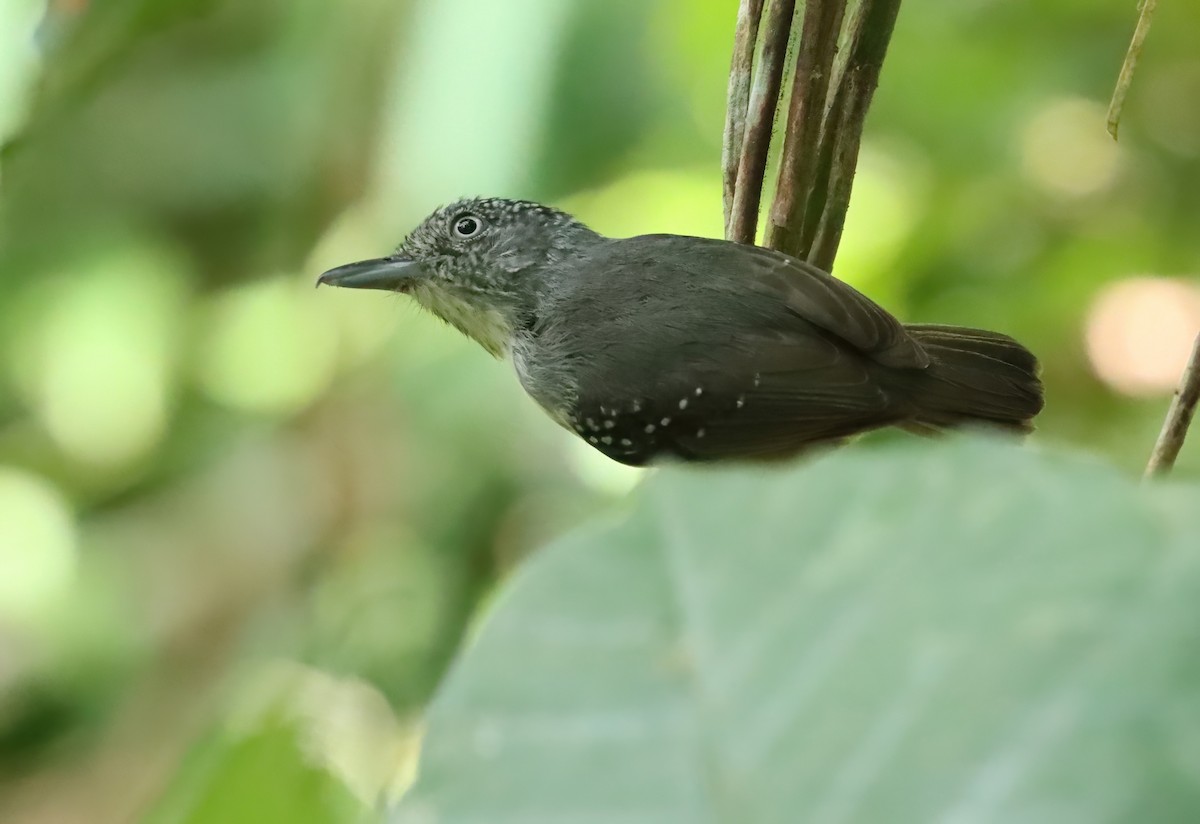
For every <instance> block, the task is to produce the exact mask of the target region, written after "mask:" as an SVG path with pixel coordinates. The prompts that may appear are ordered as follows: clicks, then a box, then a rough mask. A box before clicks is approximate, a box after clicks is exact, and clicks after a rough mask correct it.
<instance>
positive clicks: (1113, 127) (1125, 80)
mask: <svg viewBox="0 0 1200 824" xmlns="http://www.w3.org/2000/svg"><path fill="white" fill-rule="evenodd" d="M1157 5H1158V0H1142V4H1141V7H1140V9H1139V10H1138V11H1139V14H1138V21H1137V28H1135V29H1134V30H1133V41H1132V42H1131V43H1130V44H1129V51H1127V52H1125V62H1124V63H1122V64H1121V73H1120V75H1118V76H1117V87H1116V88H1115V89H1114V90H1113V96H1112V102H1111V103H1109V104H1108V133H1109V134H1110V135H1112V139H1113V140H1116V139H1117V129H1118V127H1119V126H1120V125H1121V112H1122V111H1124V109H1125V95H1126V94H1128V93H1129V85H1130V83H1132V82H1133V70H1134V69H1136V68H1137V62H1138V58H1139V57H1141V56H1142V44H1144V43H1145V42H1146V35H1147V34H1149V33H1150V19H1151V18H1152V17H1154V9H1155V7H1156V6H1157Z"/></svg>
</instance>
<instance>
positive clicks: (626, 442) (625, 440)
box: [621, 438, 633, 446]
mask: <svg viewBox="0 0 1200 824" xmlns="http://www.w3.org/2000/svg"><path fill="white" fill-rule="evenodd" d="M621 446H633V441H631V440H629V438H621Z"/></svg>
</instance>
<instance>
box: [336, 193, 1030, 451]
mask: <svg viewBox="0 0 1200 824" xmlns="http://www.w3.org/2000/svg"><path fill="white" fill-rule="evenodd" d="M318 283H329V284H333V285H335V286H346V287H350V288H357V289H386V290H390V291H394V292H403V293H406V294H409V295H412V296H413V297H414V298H415V299H416V300H417V302H418V303H420V304H421V305H422V306H424V307H425V308H426V309H428V310H430V311H431V312H433V313H434V314H435V315H437V316H438V317H440V318H442V319H443V320H445V321H447V322H448V323H450V324H452V325H454V326H456V327H458V329H459V330H460V331H461V332H463V334H465V335H467V336H469V337H471V338H473V339H475V340H476V341H478V342H479V344H480V345H482V346H483V348H484V349H486V350H487V351H489V352H491V353H492V354H493V355H495V356H496V357H503V356H505V355H511V356H512V360H513V364H514V365H515V366H516V371H517V375H518V377H519V378H520V380H521V384H522V386H524V387H525V390H526V391H527V392H528V393H529V394H530V395H531V396H532V397H533V398H534V400H536V401H537V402H538V403H539V404H540V405H541V406H542V407H543V408H544V409H545V410H546V411H547V412H548V413H550V416H551V417H552V418H554V420H556V421H557V422H558V423H559V424H561V425H562V426H564V427H566V428H567V429H569V430H571V431H572V432H574V433H576V434H577V435H578V436H579V437H581V438H583V439H584V440H585V441H587V442H588V443H589V444H591V445H592V446H594V447H595V448H596V449H598V450H600V451H601V452H603V453H604V454H605V455H607V456H608V457H610V458H612V459H614V460H617V461H620V462H621V463H625V464H630V465H634V466H638V465H643V464H646V463H649V462H651V461H654V460H656V459H663V458H675V459H682V460H687V461H712V460H726V459H764V458H780V457H787V456H790V455H793V454H795V453H797V452H799V451H801V450H803V449H805V448H806V447H810V446H812V445H814V444H822V443H830V442H834V441H839V440H842V439H844V438H847V437H849V436H851V435H854V434H857V433H860V432H864V431H867V430H870V429H875V428H878V427H882V426H889V425H897V426H901V427H904V428H906V429H910V430H915V431H920V432H930V431H937V430H941V429H944V428H948V427H954V426H960V425H964V424H981V425H985V426H993V427H998V428H1000V429H1005V430H1011V431H1016V432H1027V431H1029V430H1030V429H1031V420H1032V419H1033V417H1034V416H1035V415H1037V413H1038V412H1039V411H1040V410H1041V408H1042V385H1041V381H1040V380H1039V379H1038V365H1037V360H1036V358H1034V356H1033V355H1032V354H1031V353H1030V352H1029V350H1028V349H1026V348H1025V347H1023V346H1021V344H1019V343H1017V342H1016V341H1015V340H1013V339H1012V338H1010V337H1007V336H1005V335H1001V334H998V333H996V332H985V331H982V330H979V329H966V328H961V327H956V326H927V325H912V326H904V325H902V324H901V323H900V322H899V321H897V320H896V319H895V318H894V317H892V316H891V315H890V314H888V313H887V312H886V311H884V310H883V309H882V308H880V307H879V306H877V305H876V304H875V303H873V302H872V301H870V300H869V299H868V298H866V297H864V296H863V295H861V294H859V293H858V292H857V291H855V290H854V289H852V288H851V287H849V286H847V285H846V284H845V283H842V282H841V281H840V280H837V279H836V278H834V277H833V276H832V275H830V274H828V273H826V272H823V271H821V270H820V269H817V268H816V267H814V266H810V265H809V264H807V263H805V262H804V261H802V260H797V259H796V258H793V257H789V256H788V255H785V254H781V253H780V252H775V251H771V250H769V249H763V248H760V247H757V246H746V245H741V244H737V243H730V242H728V241H723V240H711V239H707V238H699V237H684V236H680V235H641V236H638V237H631V238H623V239H614V238H607V237H604V236H603V235H600V234H598V233H596V232H594V231H592V230H591V229H589V228H588V227H587V226H584V225H583V224H582V223H580V222H579V221H578V220H575V218H573V217H571V216H570V215H568V214H566V213H565V212H561V211H559V210H557V209H552V208H549V207H547V206H542V205H539V204H537V203H530V202H527V201H514V200H501V199H495V198H485V199H467V200H460V201H458V202H456V203H453V204H451V205H449V206H445V207H443V208H441V209H438V210H437V211H435V212H434V213H433V214H432V215H430V216H429V217H428V218H426V219H425V221H424V222H423V223H421V225H420V226H418V227H417V228H416V229H414V230H413V232H412V233H411V234H410V235H409V236H408V237H407V238H406V239H405V240H404V242H403V243H402V244H401V245H400V247H399V249H397V250H396V252H395V253H394V254H392V255H391V256H389V257H385V258H379V259H376V260H366V261H362V262H359V263H351V264H349V265H346V266H341V267H339V268H337V269H333V270H330V271H328V272H326V273H325V274H323V275H321V278H320V280H319V281H318Z"/></svg>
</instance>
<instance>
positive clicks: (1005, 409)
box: [905, 325, 1043, 432]
mask: <svg viewBox="0 0 1200 824" xmlns="http://www.w3.org/2000/svg"><path fill="white" fill-rule="evenodd" d="M905 328H906V329H907V330H908V333H909V334H910V335H912V336H913V337H914V338H916V339H917V341H918V342H920V344H921V346H923V347H924V348H925V351H926V352H928V353H929V356H930V358H932V359H933V363H932V364H930V366H929V368H928V369H927V370H925V373H924V375H923V376H922V380H920V381H919V382H917V383H916V384H915V386H914V388H913V391H912V392H911V395H910V402H911V403H912V404H913V405H914V406H915V407H916V408H915V410H914V411H913V414H912V419H911V421H910V424H911V428H913V429H917V430H927V429H931V428H932V429H945V428H948V427H955V426H964V425H967V426H969V425H972V424H978V425H983V426H998V427H1001V428H1003V429H1007V430H1011V431H1015V432H1029V431H1030V430H1032V429H1033V417H1034V416H1035V415H1037V413H1038V412H1040V411H1042V404H1043V398H1042V382H1041V380H1040V379H1039V378H1038V371H1039V370H1038V362H1037V358H1035V357H1034V356H1033V353H1032V352H1030V351H1029V350H1028V349H1026V348H1025V347H1024V346H1022V345H1021V344H1019V343H1017V342H1016V341H1015V340H1013V339H1012V338H1010V337H1008V336H1007V335H1001V334H999V333H997V332H986V331H984V330H982V329H967V328H964V327H961V326H933V325H917V326H907V327H905Z"/></svg>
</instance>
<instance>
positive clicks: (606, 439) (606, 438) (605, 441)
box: [600, 435, 612, 444]
mask: <svg viewBox="0 0 1200 824" xmlns="http://www.w3.org/2000/svg"><path fill="white" fill-rule="evenodd" d="M600 443H602V444H610V443H612V438H611V437H609V436H608V435H605V436H604V437H603V438H601V439H600Z"/></svg>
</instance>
